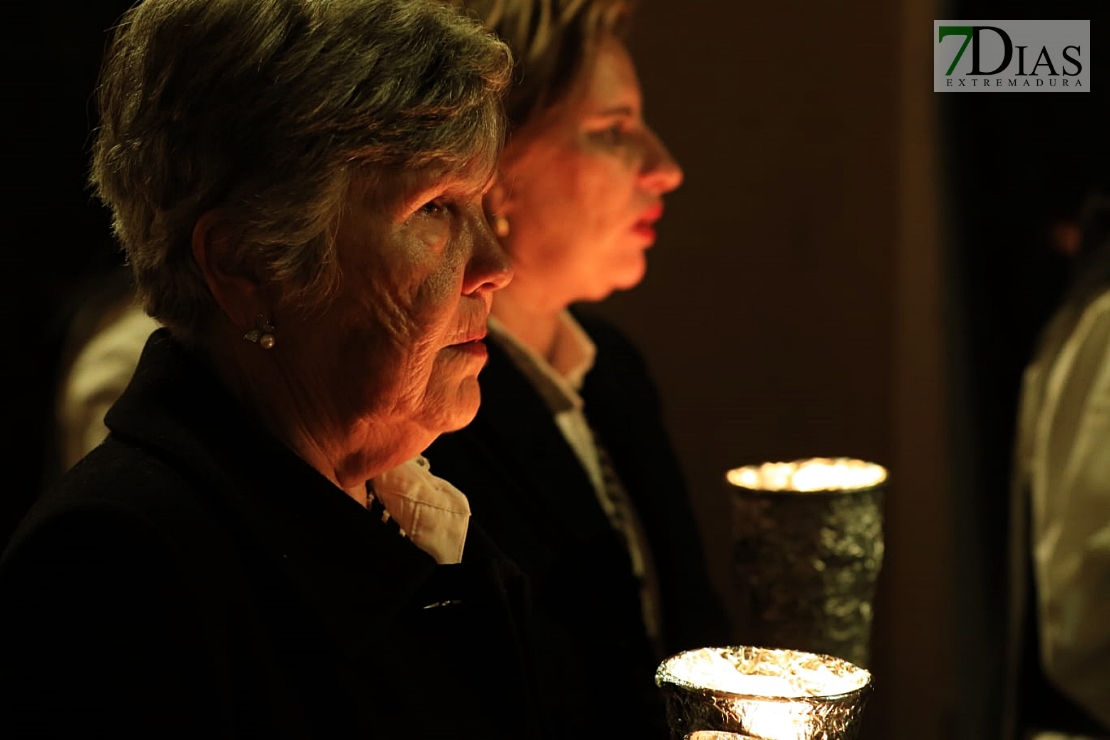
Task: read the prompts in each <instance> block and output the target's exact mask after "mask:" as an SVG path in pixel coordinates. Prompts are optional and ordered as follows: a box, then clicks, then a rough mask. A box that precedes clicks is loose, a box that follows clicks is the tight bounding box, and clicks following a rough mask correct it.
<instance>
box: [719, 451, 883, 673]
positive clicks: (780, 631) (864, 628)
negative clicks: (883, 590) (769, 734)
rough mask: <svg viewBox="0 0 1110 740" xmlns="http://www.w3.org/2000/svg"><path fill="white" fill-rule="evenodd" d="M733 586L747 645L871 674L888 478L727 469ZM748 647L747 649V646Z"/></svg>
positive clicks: (828, 467) (872, 473) (771, 466)
mask: <svg viewBox="0 0 1110 740" xmlns="http://www.w3.org/2000/svg"><path fill="white" fill-rule="evenodd" d="M727 480H728V482H729V484H730V486H729V488H730V491H731V494H730V495H731V498H732V504H733V506H732V510H733V565H734V568H735V576H736V586H737V588H738V589H739V590H740V592H741V597H742V599H743V600H744V601H745V602H746V603H747V604H748V605H749V606H750V610H751V615H752V623H751V624H750V625H749V626H750V628H751V630H752V632H751V636H750V638H749V639H750V641H751V642H752V643H754V644H758V645H763V646H766V647H777V648H792V649H796V650H806V651H810V652H814V653H820V654H824V655H833V656H836V657H839V658H843V659H845V660H847V661H849V662H851V663H852V664H854V665H857V666H861V667H862V666H867V665H868V664H869V658H870V641H871V621H872V602H873V600H874V597H875V584H876V581H877V579H878V576H879V571H880V569H881V568H882V561H883V516H882V500H883V493H884V490H885V488H886V481H887V473H886V470H885V469H884V468H883V467H882V466H880V465H875V464H874V463H868V462H864V461H862V460H852V459H849V458H835V459H831V458H811V459H808V460H797V461H794V462H789V463H766V464H764V465H758V466H756V465H753V466H747V467H744V468H736V469H734V470H730V471H729V472H728V475H727ZM745 641H748V640H745Z"/></svg>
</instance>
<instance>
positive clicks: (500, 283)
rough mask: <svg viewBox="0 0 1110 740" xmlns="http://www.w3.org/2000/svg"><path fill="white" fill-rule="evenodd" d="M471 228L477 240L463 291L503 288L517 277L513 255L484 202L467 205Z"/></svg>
mask: <svg viewBox="0 0 1110 740" xmlns="http://www.w3.org/2000/svg"><path fill="white" fill-rule="evenodd" d="M467 222H468V225H467V228H468V229H469V230H470V233H471V234H472V238H473V240H474V252H473V254H472V255H471V257H470V262H469V264H468V265H467V268H466V275H465V276H464V278H463V293H464V294H467V295H469V294H471V293H475V292H480V291H489V292H493V291H495V290H500V289H501V288H504V287H505V286H506V285H508V284H509V281H510V280H512V279H513V265H512V262H511V261H510V260H509V255H508V254H507V253H506V252H505V250H504V249H503V248H502V247H501V243H500V242H499V241H497V237H495V236H494V235H493V231H492V230H491V229H490V227H489V222H488V221H487V220H486V215H485V213H484V212H483V210H482V206H481V204H480V203H479V204H477V205H476V206H471V207H470V208H468V209H467Z"/></svg>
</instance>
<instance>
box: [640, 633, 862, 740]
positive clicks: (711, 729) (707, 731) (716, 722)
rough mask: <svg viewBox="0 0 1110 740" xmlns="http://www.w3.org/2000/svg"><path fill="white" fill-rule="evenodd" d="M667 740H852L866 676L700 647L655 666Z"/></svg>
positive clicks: (817, 658)
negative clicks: (669, 737)
mask: <svg viewBox="0 0 1110 740" xmlns="http://www.w3.org/2000/svg"><path fill="white" fill-rule="evenodd" d="M655 683H656V685H657V686H658V687H659V688H660V690H662V692H663V696H664V700H665V701H666V709H667V723H668V725H669V727H670V731H671V738H672V740H714V739H721V740H723V739H724V738H729V739H730V740H736V739H738V738H744V739H749V740H855V738H857V737H858V736H859V728H860V717H861V715H862V713H863V709H864V706H865V705H866V703H867V699H868V697H869V696H870V694H871V674H870V673H868V672H867V671H866V670H864V669H863V668H859V667H858V666H854V665H852V664H851V663H849V662H848V661H845V660H841V659H839V658H834V657H832V656H828V655H817V654H814V653H806V652H802V651H798V650H773V649H769V648H754V647H726V648H700V649H698V650H687V651H685V652H682V653H679V654H678V655H674V656H671V657H670V658H668V659H667V660H665V661H663V663H661V664H660V665H659V668H658V670H656V673H655Z"/></svg>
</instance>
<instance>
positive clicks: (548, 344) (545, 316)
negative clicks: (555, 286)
mask: <svg viewBox="0 0 1110 740" xmlns="http://www.w3.org/2000/svg"><path fill="white" fill-rule="evenodd" d="M512 287H513V284H512V283H510V284H509V285H508V286H506V287H505V289H503V290H499V291H498V292H497V293H495V294H494V297H493V311H492V313H493V316H494V317H495V318H496V319H497V320H498V321H500V322H501V323H502V324H504V325H505V328H506V329H508V330H509V332H510V333H511V334H512V335H513V336H514V337H516V338H517V339H519V340H520V341H521V342H523V343H524V345H525V346H526V347H528V348H530V349H531V350H532V351H533V352H535V353H537V354H538V355H539V356H540V357H542V358H544V359H545V360H547V361H549V362H550V361H551V359H552V355H553V354H554V351H555V337H556V335H557V333H558V330H559V315H560V314H561V313H562V312H563V311H564V310H566V308H567V306H566V305H565V304H561V303H559V302H557V301H555V302H550V301H549V302H545V301H543V300H537V299H536V294H535V293H534V292H529V291H527V290H518V291H513V290H510V289H511V288H512Z"/></svg>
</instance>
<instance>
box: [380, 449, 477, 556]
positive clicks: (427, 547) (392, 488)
mask: <svg viewBox="0 0 1110 740" xmlns="http://www.w3.org/2000/svg"><path fill="white" fill-rule="evenodd" d="M373 483H374V495H376V496H377V497H378V498H379V499H381V502H382V505H383V506H385V508H386V510H387V511H388V512H389V514H390V516H392V517H393V518H394V519H396V520H397V524H399V525H400V527H401V529H402V530H403V531H404V533H405V535H406V536H407V537H408V538H409V539H410V540H412V543H413V544H414V545H416V546H417V547H419V548H420V549H421V550H423V551H424V552H426V553H428V554H429V555H431V556H432V557H433V558H435V560H436V562H437V563H439V564H441V565H451V564H453V563H459V562H461V561H462V554H463V547H464V546H465V545H466V531H467V527H468V526H469V524H470V502H469V501H468V500H467V498H466V496H465V495H464V494H463V492H462V491H460V490H459V489H457V488H455V487H454V486H453V485H451V484H450V483H448V482H447V481H445V480H443V479H442V478H437V477H436V476H434V475H432V472H431V469H430V467H429V465H428V461H427V460H426V459H425V458H424V457H422V456H418V457H415V458H413V459H412V460H409V461H408V462H406V463H403V464H401V465H399V466H398V467H396V468H393V469H392V470H387V471H386V472H384V473H381V474H380V475H378V476H377V477H376V478H374V481H373Z"/></svg>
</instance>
